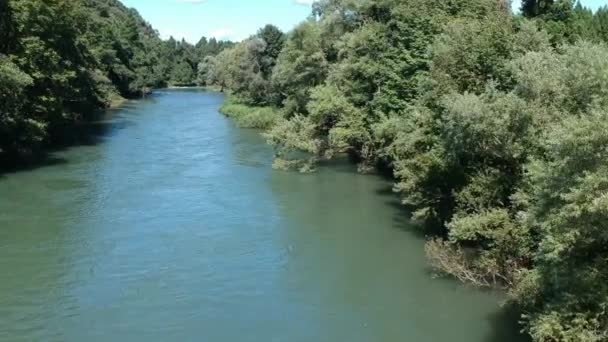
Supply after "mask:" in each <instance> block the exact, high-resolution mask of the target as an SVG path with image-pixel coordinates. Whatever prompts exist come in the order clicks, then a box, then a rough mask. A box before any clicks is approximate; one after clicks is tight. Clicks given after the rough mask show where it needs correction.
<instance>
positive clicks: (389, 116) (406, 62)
mask: <svg viewBox="0 0 608 342" xmlns="http://www.w3.org/2000/svg"><path fill="white" fill-rule="evenodd" d="M607 41H608V7H603V8H600V9H599V10H597V11H595V12H592V11H590V10H588V9H586V8H584V7H583V6H581V5H580V4H578V3H577V4H574V3H573V2H572V1H569V0H525V1H523V5H522V11H521V15H519V14H518V15H513V13H512V11H511V7H510V4H509V2H508V1H503V0H449V1H436V0H322V1H319V2H316V3H315V5H314V6H313V12H312V14H311V16H310V18H309V19H308V20H306V21H305V22H303V23H301V24H300V25H299V26H297V27H296V28H295V29H294V30H293V31H292V32H289V33H287V34H284V33H283V32H281V31H280V30H278V29H277V28H276V27H274V26H272V25H268V26H266V27H264V28H262V29H261V30H260V31H259V32H258V33H257V34H256V35H254V36H252V37H251V38H249V39H246V40H244V41H243V42H241V43H239V44H236V45H234V44H232V43H229V42H218V41H216V40H213V39H211V40H207V39H201V41H200V42H199V43H198V44H197V45H195V46H192V45H190V44H188V43H187V42H184V41H181V42H178V41H176V40H174V39H169V40H168V41H162V40H161V39H160V38H159V36H158V33H157V32H156V31H154V30H153V29H152V28H151V27H150V25H149V24H147V23H146V22H145V21H144V20H143V19H142V18H141V17H140V16H139V15H138V14H137V12H135V11H134V10H131V9H127V8H125V7H124V6H123V5H121V4H120V2H118V1H116V0H69V1H68V0H49V1H38V0H0V157H1V159H2V162H3V163H4V164H9V163H12V162H13V161H14V160H16V159H20V158H23V157H25V156H29V155H33V154H36V153H37V152H38V151H40V150H42V149H43V148H45V147H47V146H49V145H51V144H55V143H58V142H61V140H62V139H64V138H65V136H66V135H67V134H68V133H70V132H73V131H76V130H78V129H79V128H78V127H79V126H78V123H80V122H83V121H86V120H88V119H90V116H91V114H90V113H93V112H94V109H98V108H104V107H107V106H108V105H110V104H111V102H112V101H114V100H116V99H120V98H133V97H140V96H143V95H145V94H146V93H147V92H148V91H149V90H150V89H152V88H155V87H163V86H166V85H171V84H172V85H192V84H198V85H205V86H217V87H219V88H221V89H226V90H229V91H230V93H231V94H232V95H231V99H230V101H229V102H227V104H226V105H225V106H224V108H223V112H224V113H225V114H227V115H228V116H231V117H233V118H234V119H235V120H236V121H237V122H238V123H239V124H241V125H243V126H247V127H256V128H263V129H265V130H266V133H265V134H266V137H267V139H268V141H269V142H270V143H271V144H272V145H274V146H275V149H276V157H277V158H276V162H275V165H276V166H277V167H281V168H296V169H299V170H302V171H309V170H313V169H314V167H315V164H316V163H317V162H318V161H321V160H324V159H329V158H332V157H333V156H335V155H337V154H344V153H347V154H348V155H350V156H351V157H352V158H353V159H354V160H356V162H357V163H358V164H359V168H360V170H361V171H371V170H374V169H379V170H383V171H388V172H390V173H391V174H392V175H393V176H394V178H395V190H396V191H397V192H398V193H399V194H401V196H402V197H403V203H404V205H405V206H406V207H407V208H409V209H410V210H411V212H412V215H413V218H414V219H416V220H417V221H419V222H420V223H421V227H423V228H421V229H425V231H426V232H427V233H428V234H429V236H431V238H430V239H429V241H428V243H427V248H426V251H427V254H428V257H429V260H430V263H431V265H433V266H434V267H436V268H437V269H438V270H440V271H442V272H444V273H446V274H449V275H451V276H453V277H456V278H458V279H460V280H463V281H466V282H470V283H473V284H475V285H479V286H493V287H494V286H499V287H503V288H505V289H506V290H507V291H508V293H509V298H510V301H511V302H512V303H513V304H515V305H517V306H518V307H519V308H521V310H522V311H523V312H524V314H523V316H522V319H521V321H522V325H523V329H524V330H525V331H526V332H527V333H529V334H530V336H531V337H532V338H533V340H535V341H602V340H606V339H608V312H607V310H608V285H607V284H608V247H607V246H608V230H607V229H606V228H607V227H606V222H607V218H608V192H607V191H608V163H607V162H606V160H608V148H607V147H608V120H607V119H608V46H607V45H606V42H607Z"/></svg>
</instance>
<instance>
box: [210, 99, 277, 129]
mask: <svg viewBox="0 0 608 342" xmlns="http://www.w3.org/2000/svg"><path fill="white" fill-rule="evenodd" d="M220 112H221V113H222V114H224V115H226V116H227V117H229V118H231V119H233V120H234V121H235V122H236V123H237V125H239V126H240V127H243V128H257V129H264V130H267V129H269V128H271V127H272V126H274V124H275V123H276V122H277V120H278V119H280V118H281V113H280V112H279V111H278V110H277V109H275V108H272V107H252V106H248V105H244V104H241V103H236V102H234V101H233V100H232V99H228V100H227V101H226V103H225V104H224V105H223V106H222V107H221V108H220Z"/></svg>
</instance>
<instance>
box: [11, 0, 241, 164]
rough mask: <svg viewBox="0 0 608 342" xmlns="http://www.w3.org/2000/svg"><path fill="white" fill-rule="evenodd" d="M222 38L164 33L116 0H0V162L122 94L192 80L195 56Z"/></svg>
mask: <svg viewBox="0 0 608 342" xmlns="http://www.w3.org/2000/svg"><path fill="white" fill-rule="evenodd" d="M227 46H230V43H226V42H218V41H216V40H215V39H211V40H209V41H207V40H206V39H202V40H201V43H199V44H197V46H192V45H190V44H188V43H186V42H183V41H182V42H180V43H178V42H175V40H173V39H170V40H168V41H162V40H161V39H160V38H159V35H158V32H156V31H155V30H154V29H153V28H152V27H151V26H150V25H149V24H148V23H147V22H145V21H144V20H143V19H142V18H141V17H140V15H139V14H138V13H137V12H136V11H135V10H134V9H128V8H126V7H125V6H123V5H122V4H121V3H120V2H119V1H118V0H46V1H40V0H0V167H1V166H6V165H12V164H13V163H14V162H15V161H16V160H22V159H24V158H26V157H28V156H32V155H34V154H36V152H38V151H40V150H41V149H42V148H44V147H46V146H49V145H51V144H55V143H59V142H61V140H63V139H64V137H66V136H67V135H69V134H68V133H71V132H74V131H75V130H78V123H81V122H84V121H86V120H88V119H90V118H91V116H92V115H93V114H94V113H95V111H96V110H97V109H100V108H104V107H107V106H109V105H110V104H112V103H113V102H116V101H118V100H120V99H121V98H137V97H141V96H143V95H144V94H146V93H148V92H149V91H150V90H151V89H153V88H158V87H164V86H166V85H167V84H177V85H185V84H187V85H190V84H194V83H196V79H197V70H198V69H197V68H198V64H199V63H200V62H202V61H203V60H204V58H205V57H206V56H209V55H214V54H217V53H219V52H220V51H221V50H222V49H223V48H225V47H227Z"/></svg>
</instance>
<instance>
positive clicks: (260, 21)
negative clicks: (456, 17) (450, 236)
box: [121, 0, 608, 43]
mask: <svg viewBox="0 0 608 342" xmlns="http://www.w3.org/2000/svg"><path fill="white" fill-rule="evenodd" d="M121 1H122V2H123V3H124V4H125V5H126V6H128V7H134V8H136V9H137V10H138V11H139V13H140V14H141V15H142V16H143V17H144V18H145V19H146V20H147V21H149V22H150V23H151V24H152V26H154V27H155V28H156V29H157V30H158V31H159V32H160V33H161V36H162V37H163V38H168V37H169V36H174V37H175V38H178V39H180V38H185V39H186V40H187V41H189V42H191V43H196V42H197V41H198V40H199V39H200V37H202V36H207V37H216V38H218V39H231V40H241V39H243V38H247V37H248V36H250V35H251V34H254V33H255V32H256V31H257V30H258V29H259V28H260V27H262V26H264V25H265V24H269V23H270V24H274V25H276V26H278V27H279V28H281V29H282V30H284V31H289V30H290V29H292V28H293V27H294V26H295V25H296V24H297V23H299V22H300V21H302V20H304V19H306V17H307V16H308V15H309V14H310V4H311V3H312V2H313V0H121ZM519 1H520V0H514V3H513V6H514V7H515V8H517V7H518V4H519ZM607 2H608V0H582V3H583V4H584V5H586V6H588V7H591V8H594V9H595V8H597V7H599V6H600V5H603V4H606V3H607Z"/></svg>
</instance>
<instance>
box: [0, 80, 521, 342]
mask: <svg viewBox="0 0 608 342" xmlns="http://www.w3.org/2000/svg"><path fill="white" fill-rule="evenodd" d="M222 101H223V97H222V96H221V95H219V94H213V93H204V92H199V91H194V90H180V91H160V92H158V93H157V94H155V95H154V96H153V97H151V98H149V99H147V100H143V101H137V102H131V103H129V104H127V105H125V106H124V107H123V108H121V109H120V110H117V111H114V112H111V113H109V114H108V118H107V119H106V120H104V122H102V123H100V124H98V125H97V126H96V130H95V134H96V135H95V136H94V138H95V139H92V141H91V143H90V144H88V145H84V146H78V147H73V148H70V149H68V150H65V151H61V152H58V153H56V154H54V155H53V159H52V160H51V161H52V163H49V164H50V165H48V166H44V167H40V168H37V169H34V170H29V171H21V172H17V173H11V174H5V175H2V176H0V274H1V280H0V340H1V341H87V342H90V341H237V342H240V341H272V342H275V341H285V342H298V341H328V342H329V341H331V342H334V341H340V342H341V341H349V342H353V341H354V342H356V341H366V342H367V341H371V342H375V341H389V342H392V341H416V342H424V341H429V342H430V341H433V342H435V341H450V342H455V341H462V342H475V341H488V342H489V341H499V342H503V341H504V342H507V341H509V342H511V341H516V340H519V339H518V337H516V332H517V327H516V325H515V324H514V323H515V322H514V319H513V317H509V315H506V314H505V313H504V312H503V311H502V310H501V309H500V308H499V306H498V302H499V301H500V297H499V296H498V295H497V294H494V293H489V292H482V291H479V290H475V289H471V288H467V287H464V286H461V285H459V284H457V283H456V282H453V281H450V280H446V279H433V277H432V275H431V274H430V273H429V270H428V268H427V265H426V263H425V260H424V252H423V238H422V237H421V236H419V235H418V234H417V233H416V232H415V230H414V229H413V227H411V225H409V223H408V221H407V215H406V214H405V213H404V211H403V208H402V207H401V206H400V205H399V203H398V199H397V198H396V197H395V195H394V194H392V193H391V191H390V182H389V181H387V180H383V179H381V178H379V177H375V176H365V175H359V174H357V173H355V172H354V170H353V168H352V167H351V166H350V165H348V164H347V163H335V164H333V165H328V166H325V167H322V168H320V169H319V171H318V172H317V173H315V174H310V175H301V174H298V173H289V172H279V171H273V170H272V169H271V167H270V165H271V162H272V149H271V148H270V147H269V146H267V145H265V143H264V141H263V139H262V138H261V137H260V136H259V134H258V133H257V132H255V131H251V130H243V129H239V128H237V127H235V126H234V125H233V124H232V123H231V122H230V121H229V120H228V119H226V118H224V117H223V116H222V115H220V114H218V111H217V110H218V107H219V106H220V105H221V102H222Z"/></svg>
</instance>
